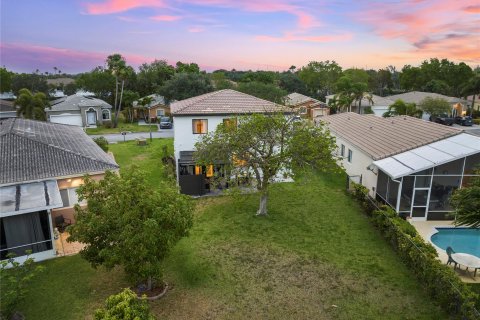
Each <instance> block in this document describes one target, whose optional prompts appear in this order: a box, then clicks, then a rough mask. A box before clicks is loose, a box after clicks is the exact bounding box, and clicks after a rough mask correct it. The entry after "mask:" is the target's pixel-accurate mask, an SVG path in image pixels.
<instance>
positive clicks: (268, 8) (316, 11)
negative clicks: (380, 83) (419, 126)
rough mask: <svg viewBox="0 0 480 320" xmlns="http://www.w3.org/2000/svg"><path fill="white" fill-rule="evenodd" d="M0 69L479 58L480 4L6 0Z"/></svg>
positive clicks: (379, 64)
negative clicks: (114, 61) (109, 61)
mask: <svg viewBox="0 0 480 320" xmlns="http://www.w3.org/2000/svg"><path fill="white" fill-rule="evenodd" d="M0 20H1V21H0V27H1V30H0V65H1V66H4V67H6V68H7V69H9V70H13V71H15V72H32V71H35V70H36V69H39V70H40V72H53V71H54V69H53V68H54V67H56V68H58V69H60V70H62V72H66V73H78V72H85V71H89V70H91V69H93V68H94V67H96V66H99V65H104V62H105V59H106V57H107V56H108V55H109V54H112V53H120V54H122V55H123V56H124V57H125V58H126V60H127V63H128V64H130V65H132V66H134V67H138V66H139V65H141V64H142V63H145V62H152V61H153V60H154V59H164V60H167V61H168V62H169V63H172V64H174V63H175V62H176V61H182V62H195V63H198V64H199V65H200V67H201V68H202V69H205V70H208V71H213V70H216V69H221V68H223V69H228V70H230V69H232V68H235V69H237V70H249V69H251V70H272V71H281V70H287V69H288V68H289V67H290V66H292V65H294V66H296V67H301V66H304V65H306V64H307V63H308V62H309V61H323V60H335V61H336V62H337V63H339V64H340V65H341V66H342V67H344V68H351V67H356V68H373V69H379V68H384V67H386V66H389V65H393V66H396V67H397V68H401V67H402V66H403V65H405V64H411V65H419V64H420V63H421V62H422V61H423V60H425V59H429V58H432V57H437V58H447V59H449V60H452V61H455V62H460V61H464V62H465V63H467V64H469V65H470V66H472V67H475V66H477V65H479V64H480V0H468V1H467V0H451V1H448V0H405V1H401V0H383V1H366V0H352V1H347V0H338V1H333V0H332V1H326V0H0Z"/></svg>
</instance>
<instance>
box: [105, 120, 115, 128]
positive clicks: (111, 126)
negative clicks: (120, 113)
mask: <svg viewBox="0 0 480 320" xmlns="http://www.w3.org/2000/svg"><path fill="white" fill-rule="evenodd" d="M103 127H104V128H106V129H110V128H113V123H112V121H103Z"/></svg>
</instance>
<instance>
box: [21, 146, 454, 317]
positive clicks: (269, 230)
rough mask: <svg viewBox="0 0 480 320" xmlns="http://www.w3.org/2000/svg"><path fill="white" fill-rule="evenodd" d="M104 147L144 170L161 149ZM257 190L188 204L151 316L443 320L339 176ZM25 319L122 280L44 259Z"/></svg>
mask: <svg viewBox="0 0 480 320" xmlns="http://www.w3.org/2000/svg"><path fill="white" fill-rule="evenodd" d="M164 143H168V144H169V145H170V148H171V143H172V141H171V140H155V141H154V143H153V144H152V145H150V146H147V147H137V146H136V145H135V144H134V143H120V144H117V145H111V150H112V151H113V153H114V154H115V155H116V159H117V162H118V163H119V164H120V165H121V166H122V167H123V166H126V165H129V164H131V163H136V164H138V165H141V166H142V167H144V168H145V169H146V170H148V171H149V172H151V176H152V177H155V178H152V179H151V181H150V182H151V183H152V186H154V182H155V181H156V180H157V179H159V178H160V176H158V177H157V172H156V170H155V169H156V166H155V165H156V164H157V163H158V160H157V159H158V153H159V152H160V150H161V146H162V145H163V144H164ZM270 199H271V201H270V203H269V212H270V215H269V216H268V217H266V218H260V217H255V215H254V214H255V210H256V207H257V202H258V196H257V195H254V194H252V195H247V196H241V197H216V198H203V199H199V200H195V202H196V212H195V224H194V227H193V229H192V231H191V234H190V236H189V237H188V238H185V239H183V240H182V241H181V242H180V243H179V244H178V245H177V246H176V247H175V248H174V250H173V251H172V253H171V255H170V256H169V258H168V259H167V261H166V262H165V278H166V281H167V282H168V283H169V284H170V285H171V286H172V287H173V289H172V290H171V291H169V292H168V294H167V295H166V296H165V297H164V298H162V299H161V300H158V301H155V302H151V303H150V305H151V308H152V310H153V311H154V313H155V314H156V315H157V316H158V318H159V319H205V318H208V319H248V318H251V319H446V318H447V316H446V315H445V314H444V313H443V312H442V311H441V309H440V308H439V307H438V306H436V305H435V303H434V302H432V300H431V299H430V298H429V297H428V295H427V294H426V292H425V291H424V290H423V289H422V288H421V287H420V285H419V284H418V282H417V281H416V279H415V277H414V275H413V274H412V273H411V272H410V271H409V270H408V269H407V268H406V267H405V266H404V265H403V264H402V262H401V261H400V259H399V258H398V257H397V256H396V255H395V253H394V252H393V251H392V249H391V248H390V247H389V245H388V244H387V243H386V242H385V241H384V240H383V238H382V237H381V236H380V235H379V234H378V233H377V232H376V230H375V229H374V228H373V227H372V226H371V225H370V223H369V221H368V219H367V218H366V217H365V216H364V215H363V214H362V213H361V210H360V208H359V207H358V205H357V204H356V203H355V202H354V201H353V200H352V199H351V198H350V197H349V196H348V195H346V193H345V192H344V177H343V176H322V177H313V178H312V179H311V180H310V181H306V180H302V181H298V182H296V183H283V184H276V185H274V186H273V188H272V190H271V198H270ZM44 264H45V265H46V267H47V271H46V272H45V273H44V274H42V275H41V276H39V277H38V278H36V279H35V280H34V283H33V286H32V290H31V291H30V294H29V296H28V297H27V299H26V301H25V303H24V305H23V306H22V310H24V311H25V313H26V316H27V319H40V320H41V319H84V318H85V317H86V316H88V315H89V314H92V312H93V310H94V309H95V308H96V307H98V304H99V303H101V302H102V300H103V299H104V298H106V297H107V296H108V295H109V294H112V293H116V292H118V291H120V288H121V287H122V286H125V285H126V283H125V282H124V280H123V277H122V273H121V271H120V270H115V271H114V272H112V273H107V272H105V271H103V270H102V269H99V270H93V269H91V268H90V267H89V266H88V264H86V263H85V262H84V261H82V260H81V259H80V257H79V256H74V257H67V258H59V259H55V260H52V261H47V262H45V263H44Z"/></svg>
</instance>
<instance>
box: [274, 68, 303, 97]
mask: <svg viewBox="0 0 480 320" xmlns="http://www.w3.org/2000/svg"><path fill="white" fill-rule="evenodd" d="M279 86H280V88H281V89H283V90H285V91H287V92H288V93H292V92H297V93H301V94H306V95H308V89H307V86H306V85H305V83H304V82H303V81H302V79H300V77H299V76H298V74H297V73H294V72H282V73H281V74H280V81H279Z"/></svg>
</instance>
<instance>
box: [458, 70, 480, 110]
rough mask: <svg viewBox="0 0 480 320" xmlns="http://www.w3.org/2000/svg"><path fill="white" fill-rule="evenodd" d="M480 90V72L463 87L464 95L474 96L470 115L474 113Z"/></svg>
mask: <svg viewBox="0 0 480 320" xmlns="http://www.w3.org/2000/svg"><path fill="white" fill-rule="evenodd" d="M479 92H480V73H475V74H474V75H473V77H471V78H470V79H469V80H468V81H467V83H465V85H464V86H463V88H462V95H463V96H464V97H468V96H470V95H471V96H472V105H471V106H470V116H472V114H473V108H474V106H475V98H476V96H477V94H478V93H479Z"/></svg>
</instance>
